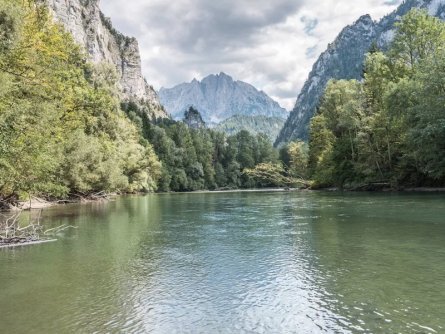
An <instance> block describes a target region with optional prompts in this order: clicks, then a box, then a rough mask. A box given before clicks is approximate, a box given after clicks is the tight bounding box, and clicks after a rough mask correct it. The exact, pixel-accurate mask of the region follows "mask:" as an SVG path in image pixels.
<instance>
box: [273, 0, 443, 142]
mask: <svg viewBox="0 0 445 334" xmlns="http://www.w3.org/2000/svg"><path fill="white" fill-rule="evenodd" d="M413 8H425V9H427V10H428V11H429V13H430V14H431V15H435V16H437V17H440V18H442V19H445V0H406V1H404V2H403V3H402V4H401V5H400V6H399V8H397V9H396V10H395V11H394V12H393V13H391V14H390V15H388V16H386V17H384V18H383V19H382V20H380V22H375V21H373V20H372V19H371V17H370V16H369V15H365V16H362V17H361V18H360V19H359V20H358V21H356V22H355V23H354V24H353V25H350V26H348V27H346V28H345V29H344V30H343V31H342V32H341V33H340V35H339V36H338V37H337V39H336V40H335V41H334V43H332V44H330V45H329V46H328V49H327V50H326V51H325V52H324V53H322V54H321V56H320V58H319V59H318V60H317V62H316V63H315V65H314V67H313V68H312V71H311V72H310V74H309V78H308V79H307V81H306V83H305V85H304V86H303V89H302V90H301V93H300V95H299V96H298V100H297V102H296V105H295V108H294V109H293V111H292V112H291V113H290V115H289V118H288V119H287V121H286V123H285V125H284V127H283V129H282V130H281V132H280V134H279V136H278V138H277V141H276V143H275V144H276V145H277V146H279V145H281V144H283V143H286V142H289V141H292V140H296V139H303V140H307V139H308V136H309V124H310V120H311V118H312V116H313V115H314V113H315V112H316V109H317V107H318V104H319V102H320V99H321V97H322V95H323V93H324V90H325V88H326V85H327V83H328V81H329V80H331V79H338V80H340V79H360V78H361V77H362V73H363V62H364V59H365V55H366V53H367V52H368V51H369V49H370V47H371V45H372V43H373V42H376V43H377V45H378V46H379V47H380V48H382V49H385V48H387V47H388V45H389V44H390V43H391V41H392V39H393V37H394V31H395V30H394V25H395V23H396V22H397V21H399V20H400V18H401V17H402V16H403V15H405V14H406V13H407V12H408V11H409V10H411V9H413Z"/></svg>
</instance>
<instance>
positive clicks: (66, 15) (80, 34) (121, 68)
mask: <svg viewBox="0 0 445 334" xmlns="http://www.w3.org/2000/svg"><path fill="white" fill-rule="evenodd" d="M41 1H45V3H46V4H47V5H48V6H49V8H50V9H51V10H52V12H53V14H54V16H55V18H56V20H57V21H59V22H60V23H62V24H63V25H64V26H65V28H66V29H67V31H69V32H70V33H71V34H72V35H73V37H74V39H75V40H76V41H77V42H78V43H79V44H81V45H83V46H85V49H86V50H87V52H88V53H89V55H90V58H91V60H92V61H93V62H95V63H99V62H107V63H110V64H113V65H115V67H116V70H117V72H118V74H119V77H120V86H121V87H120V90H121V92H122V94H123V97H124V99H126V100H132V101H134V102H137V103H138V105H139V106H140V107H141V108H143V109H145V110H147V112H149V113H150V114H151V116H153V117H168V116H167V114H166V113H165V111H164V110H163V108H162V106H161V103H160V101H159V97H158V95H157V93H156V92H155V90H154V89H153V87H151V86H150V85H149V84H148V83H147V82H146V81H145V79H144V77H143V75H142V69H141V57H140V53H139V45H138V42H137V40H136V39H135V38H130V37H127V36H124V35H122V34H121V33H119V32H118V31H116V30H115V29H114V28H113V26H112V24H111V21H110V19H108V18H106V17H105V16H104V15H103V14H102V12H101V11H100V9H99V0H88V1H85V0H41Z"/></svg>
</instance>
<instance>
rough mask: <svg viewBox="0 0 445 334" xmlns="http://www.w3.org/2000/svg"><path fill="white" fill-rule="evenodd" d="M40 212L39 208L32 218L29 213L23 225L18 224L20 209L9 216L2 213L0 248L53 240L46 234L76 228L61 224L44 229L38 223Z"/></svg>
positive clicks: (0, 220)
mask: <svg viewBox="0 0 445 334" xmlns="http://www.w3.org/2000/svg"><path fill="white" fill-rule="evenodd" d="M41 214H42V210H39V213H38V215H37V217H35V218H33V217H32V216H31V215H30V219H29V222H28V225H26V226H24V227H22V226H21V224H20V217H21V215H22V210H20V211H19V212H16V213H15V214H13V215H11V216H10V217H5V216H4V215H2V216H3V218H4V219H1V217H0V248H2V247H9V246H18V245H25V244H26V245H28V244H37V243H43V242H48V241H54V239H48V238H47V236H48V235H55V234H57V233H60V232H61V231H64V230H66V229H69V228H76V227H74V226H71V225H62V226H58V227H55V228H51V229H47V230H44V229H43V226H42V225H41V224H40V218H41ZM42 237H43V238H42Z"/></svg>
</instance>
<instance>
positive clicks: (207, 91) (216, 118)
mask: <svg viewBox="0 0 445 334" xmlns="http://www.w3.org/2000/svg"><path fill="white" fill-rule="evenodd" d="M159 96H160V98H161V102H162V104H163V105H164V106H165V108H166V109H167V111H168V112H169V113H170V114H171V115H172V116H173V117H174V118H176V119H180V118H182V116H183V115H184V111H185V110H187V109H188V108H189V107H190V106H193V107H194V108H196V109H197V110H198V111H199V112H200V113H201V115H202V117H203V118H204V120H205V121H206V122H207V123H219V122H221V121H223V120H225V119H227V118H229V117H231V116H234V115H243V116H259V115H263V116H268V117H281V118H286V117H287V115H288V113H287V111H286V110H285V109H283V108H281V107H280V105H279V104H278V103H277V102H275V101H274V100H272V99H271V98H270V97H269V96H267V95H266V93H264V92H260V91H258V90H257V89H256V88H255V87H253V86H252V85H249V84H247V83H245V82H242V81H234V80H233V79H232V78H231V77H230V76H228V75H227V74H225V73H220V74H218V75H209V76H208V77H206V78H204V79H203V80H202V81H201V82H200V81H198V80H196V79H195V80H193V81H192V82H191V83H184V84H181V85H178V86H176V87H173V88H171V89H161V91H160V92H159Z"/></svg>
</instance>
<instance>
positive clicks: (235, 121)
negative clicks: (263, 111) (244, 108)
mask: <svg viewBox="0 0 445 334" xmlns="http://www.w3.org/2000/svg"><path fill="white" fill-rule="evenodd" d="M284 122H285V120H284V119H283V118H280V117H267V116H240V115H235V116H232V117H230V118H228V119H226V120H224V121H222V122H221V123H219V124H218V125H217V126H216V127H215V130H217V131H221V132H224V133H226V134H228V135H229V136H231V135H235V134H237V133H238V132H240V131H241V130H247V131H249V132H250V133H251V134H253V135H256V134H259V133H264V134H266V135H267V137H269V139H270V141H271V142H272V143H273V142H274V141H275V139H276V138H277V136H278V133H279V132H280V130H281V128H282V127H283V125H284Z"/></svg>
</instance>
